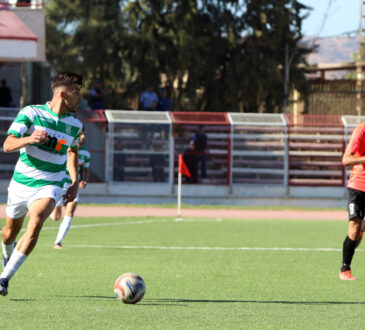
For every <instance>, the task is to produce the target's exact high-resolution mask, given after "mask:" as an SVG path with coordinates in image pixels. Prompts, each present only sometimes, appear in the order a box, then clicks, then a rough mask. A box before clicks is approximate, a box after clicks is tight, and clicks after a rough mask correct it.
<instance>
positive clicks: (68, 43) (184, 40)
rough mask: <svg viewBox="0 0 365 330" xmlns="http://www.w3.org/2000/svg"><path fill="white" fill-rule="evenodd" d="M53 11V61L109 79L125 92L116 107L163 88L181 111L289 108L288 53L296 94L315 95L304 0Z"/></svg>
mask: <svg viewBox="0 0 365 330" xmlns="http://www.w3.org/2000/svg"><path fill="white" fill-rule="evenodd" d="M46 9H47V33H48V34H47V38H48V39H47V40H48V47H47V54H48V58H49V60H50V62H51V63H52V64H53V65H54V67H55V68H56V69H57V70H60V69H65V68H66V67H67V68H70V69H77V70H78V71H80V70H81V72H82V73H83V74H84V75H86V77H87V79H88V80H91V78H92V77H95V76H99V77H101V78H102V79H104V81H105V82H106V83H107V85H108V86H107V87H108V88H107V89H109V90H113V91H115V92H116V97H115V98H109V104H108V106H110V107H114V108H121V107H123V106H125V104H126V101H125V100H126V99H127V98H133V97H137V96H138V95H139V93H140V92H141V91H142V90H143V89H144V88H145V85H146V84H147V83H154V85H155V86H156V87H158V86H162V85H163V84H165V85H166V86H168V87H170V88H169V89H170V92H171V94H172V98H173V103H174V107H175V109H181V110H201V111H239V110H243V109H244V110H245V111H254V112H256V111H259V110H260V111H262V110H264V111H267V112H274V111H281V106H282V104H283V99H284V95H283V94H284V92H283V91H284V87H283V86H284V67H285V49H286V48H287V49H288V50H289V59H290V87H295V88H298V89H299V90H300V91H302V92H305V91H306V83H305V79H304V73H303V71H301V70H300V69H299V68H298V64H300V63H305V60H304V59H305V55H306V54H307V53H308V52H309V51H310V50H309V49H307V48H305V47H303V46H302V45H301V39H302V34H301V24H302V20H303V18H304V16H305V13H306V10H307V8H306V7H305V6H303V5H302V4H301V3H300V2H299V1H297V0H275V1H274V0H236V1H227V0H226V1H222V0H199V1H197V0H191V1H188V0H180V1H174V0H135V1H116V0H112V1H106V0H93V1H83V0H75V1H73V2H67V1H65V0H60V1H55V0H50V1H49V2H48V5H47V8H46ZM119 92H120V93H123V95H122V97H120V95H119V94H118V93H119ZM123 96H124V97H123Z"/></svg>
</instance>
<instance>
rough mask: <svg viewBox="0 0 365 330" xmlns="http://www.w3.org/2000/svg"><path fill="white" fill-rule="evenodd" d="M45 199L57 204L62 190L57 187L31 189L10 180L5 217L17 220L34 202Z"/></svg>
mask: <svg viewBox="0 0 365 330" xmlns="http://www.w3.org/2000/svg"><path fill="white" fill-rule="evenodd" d="M47 197H50V198H53V199H54V201H55V203H56V204H57V202H58V201H59V200H60V199H61V197H62V188H61V187H58V186H43V187H39V188H32V187H28V186H26V185H23V184H21V183H18V182H16V181H14V180H11V181H10V184H9V187H8V202H7V204H6V215H7V216H8V217H10V218H12V219H18V218H20V217H22V216H23V215H25V214H26V213H27V211H28V209H29V206H30V205H31V204H32V203H33V202H34V201H35V200H37V199H41V198H47Z"/></svg>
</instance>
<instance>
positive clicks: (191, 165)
mask: <svg viewBox="0 0 365 330" xmlns="http://www.w3.org/2000/svg"><path fill="white" fill-rule="evenodd" d="M183 159H184V162H185V164H186V166H187V168H188V170H189V172H190V174H191V178H188V177H187V178H186V180H187V182H189V183H197V182H198V165H199V155H198V153H197V152H196V150H195V144H194V141H193V140H191V141H190V142H189V148H188V149H186V150H185V151H184V154H183Z"/></svg>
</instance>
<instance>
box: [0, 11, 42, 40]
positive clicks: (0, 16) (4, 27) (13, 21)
mask: <svg viewBox="0 0 365 330" xmlns="http://www.w3.org/2000/svg"><path fill="white" fill-rule="evenodd" d="M0 39H8V40H31V41H37V40H38V38H37V36H36V35H35V34H34V33H33V32H32V31H31V30H30V29H29V28H28V26H26V25H25V24H24V23H23V21H22V20H21V19H20V18H19V17H18V16H17V15H15V14H14V13H13V12H12V11H10V10H9V9H8V8H7V6H5V5H1V4H0Z"/></svg>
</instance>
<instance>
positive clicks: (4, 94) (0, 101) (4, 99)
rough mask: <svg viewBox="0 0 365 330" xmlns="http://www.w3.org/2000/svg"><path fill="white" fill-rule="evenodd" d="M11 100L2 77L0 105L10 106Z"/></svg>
mask: <svg viewBox="0 0 365 330" xmlns="http://www.w3.org/2000/svg"><path fill="white" fill-rule="evenodd" d="M12 101H13V98H12V96H11V90H10V87H8V86H7V85H6V80H5V79H2V80H1V86H0V107H10V106H11V102H12Z"/></svg>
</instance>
